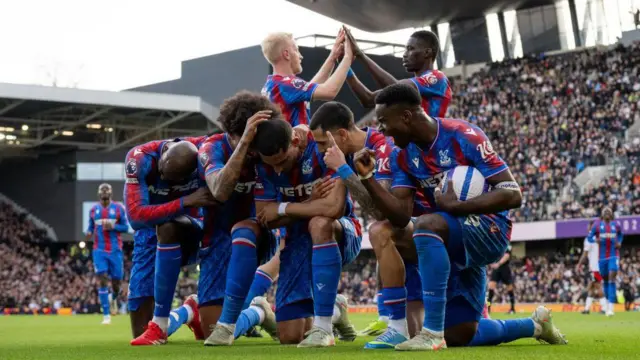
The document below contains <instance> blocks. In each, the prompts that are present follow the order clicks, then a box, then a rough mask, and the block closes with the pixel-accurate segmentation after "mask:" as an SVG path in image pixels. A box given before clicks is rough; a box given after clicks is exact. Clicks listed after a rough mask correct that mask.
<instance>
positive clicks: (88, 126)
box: [87, 124, 102, 130]
mask: <svg viewBox="0 0 640 360" xmlns="http://www.w3.org/2000/svg"><path fill="white" fill-rule="evenodd" d="M101 128H102V125H100V124H87V129H96V130H99V129H101Z"/></svg>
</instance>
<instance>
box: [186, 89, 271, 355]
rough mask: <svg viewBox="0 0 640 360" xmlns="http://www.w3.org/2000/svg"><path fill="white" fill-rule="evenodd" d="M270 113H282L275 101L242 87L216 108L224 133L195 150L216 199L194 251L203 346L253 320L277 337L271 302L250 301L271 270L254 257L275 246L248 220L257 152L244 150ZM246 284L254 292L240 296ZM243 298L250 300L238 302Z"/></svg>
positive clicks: (228, 337) (228, 339)
mask: <svg viewBox="0 0 640 360" xmlns="http://www.w3.org/2000/svg"><path fill="white" fill-rule="evenodd" d="M270 118H278V119H279V118H282V114H281V113H280V111H279V109H278V108H277V106H276V105H274V104H272V103H271V102H270V101H269V99H267V98H266V97H264V96H261V95H259V94H254V93H251V92H248V91H241V92H239V93H237V94H236V95H234V96H232V97H230V98H228V99H226V100H225V101H224V102H223V104H222V105H221V107H220V116H219V118H218V119H219V121H220V123H221V124H222V127H223V129H224V131H225V132H224V133H222V134H215V135H212V136H210V137H209V138H207V140H205V142H204V143H203V144H202V146H201V147H200V149H199V151H198V158H199V164H198V173H199V174H200V178H201V179H202V181H204V182H206V186H207V187H208V189H209V190H210V191H211V194H212V195H213V198H214V199H215V201H216V203H217V204H216V205H214V206H210V207H206V208H205V209H204V221H205V236H204V239H203V241H202V247H201V249H200V281H199V284H198V295H199V300H200V314H201V317H202V327H203V331H204V333H205V336H207V340H206V341H205V343H204V344H205V345H231V344H232V342H233V340H234V338H237V337H238V336H240V335H242V334H244V333H245V332H246V331H247V330H248V329H249V328H250V327H252V326H255V325H259V324H261V325H262V326H263V328H264V329H265V330H267V332H269V333H270V335H271V336H272V337H275V336H276V333H275V316H274V314H273V311H272V310H271V307H270V305H269V304H268V303H267V302H266V300H264V298H256V299H253V298H254V297H256V296H259V295H263V294H264V293H265V292H266V291H267V289H268V287H269V286H271V281H268V282H266V281H264V280H267V279H264V278H268V280H271V278H272V276H273V275H277V272H276V273H275V274H269V272H268V271H269V270H265V268H263V269H262V270H257V271H256V268H257V267H258V265H259V263H260V262H263V260H265V259H266V258H267V257H268V255H273V254H272V252H271V251H270V250H272V249H273V250H275V247H276V245H277V244H276V242H277V241H276V239H275V237H274V236H273V235H272V233H271V230H268V229H266V228H263V227H261V226H259V224H258V223H257V222H256V220H255V205H254V199H253V191H254V186H255V184H256V175H255V165H256V162H257V160H258V157H257V155H255V154H254V153H252V152H251V151H250V145H251V143H252V141H253V139H254V137H255V134H256V129H257V127H258V125H259V124H260V123H261V122H263V121H266V120H268V119H270ZM262 249H266V250H268V251H261V250H262ZM276 262H277V261H276ZM254 274H255V276H254ZM252 279H254V283H253V284H252V282H251V280H252ZM256 287H258V288H261V290H257V289H256ZM251 290H253V291H254V293H253V294H251V295H250V296H251V299H247V295H248V293H251ZM247 300H248V301H249V302H251V300H254V303H253V304H247V306H246V307H245V306H244V304H245V302H246V301H247ZM245 308H246V309H245ZM243 310H244V311H243Z"/></svg>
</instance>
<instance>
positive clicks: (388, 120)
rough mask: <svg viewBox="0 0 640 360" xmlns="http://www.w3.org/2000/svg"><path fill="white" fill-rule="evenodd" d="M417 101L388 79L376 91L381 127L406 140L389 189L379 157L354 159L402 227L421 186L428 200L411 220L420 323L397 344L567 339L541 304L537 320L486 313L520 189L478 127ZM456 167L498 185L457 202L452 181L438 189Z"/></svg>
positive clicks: (431, 347) (381, 205) (424, 346)
mask: <svg viewBox="0 0 640 360" xmlns="http://www.w3.org/2000/svg"><path fill="white" fill-rule="evenodd" d="M421 101H422V99H421V97H420V94H419V93H418V92H417V91H416V89H415V87H414V86H411V85H408V84H396V85H391V86H389V87H387V88H385V89H384V90H382V92H381V93H380V94H379V95H378V96H377V97H376V115H377V119H378V121H379V123H380V130H381V131H382V132H383V133H384V134H385V135H389V136H392V137H393V138H394V142H395V144H396V145H397V146H398V147H399V148H400V149H398V150H397V151H394V153H393V154H392V157H391V169H392V172H393V181H392V185H391V190H390V191H387V190H385V189H384V188H383V187H382V186H380V184H379V183H378V182H377V181H375V180H374V179H373V178H372V174H373V171H374V166H373V162H371V161H365V160H364V158H356V162H359V163H360V164H359V165H358V166H356V169H357V171H358V174H359V175H360V176H361V178H362V179H363V180H362V183H363V185H364V186H365V187H366V189H367V191H368V192H369V194H370V195H371V197H372V199H373V200H374V202H375V204H376V207H377V208H378V210H380V211H382V212H383V213H384V215H385V217H386V218H387V219H388V220H389V221H390V222H391V223H392V224H393V225H394V226H396V227H397V228H403V227H406V226H407V225H408V224H409V222H411V221H412V219H411V209H412V207H413V202H414V196H415V192H416V189H418V188H419V189H422V191H423V195H424V196H425V199H426V205H427V207H428V208H427V209H425V211H424V214H423V215H421V216H420V217H419V218H417V219H416V220H415V225H414V233H413V239H414V243H415V245H416V249H417V253H418V259H419V270H420V275H421V279H422V291H423V303H424V310H425V318H424V322H423V328H422V331H421V332H420V334H418V335H417V336H415V337H414V338H412V339H411V340H408V341H406V342H404V343H402V344H399V345H397V346H396V350H401V351H406V350H427V351H435V350H439V349H443V348H446V347H447V344H449V345H450V346H480V345H497V344H500V343H505V342H510V341H513V340H516V339H520V338H525V337H535V338H537V339H538V340H542V341H545V342H547V343H550V344H566V340H565V339H564V337H563V336H562V334H560V332H559V331H558V329H556V328H555V326H554V325H553V322H552V321H551V316H550V311H549V310H548V309H546V308H544V307H542V306H541V307H538V308H537V309H536V310H535V311H534V313H533V315H532V317H531V318H526V319H514V320H506V321H502V320H491V319H483V318H482V310H483V307H484V302H485V291H486V289H485V287H486V286H485V285H486V266H487V265H489V264H491V263H493V262H496V261H497V260H498V259H500V257H502V255H503V254H504V252H505V251H506V249H507V246H508V245H509V241H510V237H511V221H510V220H509V218H508V212H507V211H508V210H509V209H512V208H516V207H518V206H520V203H521V200H522V194H521V193H520V187H519V185H518V184H517V183H516V182H515V180H514V178H513V175H511V172H510V171H509V168H508V167H507V164H505V162H504V161H503V160H502V159H501V158H500V156H498V154H497V153H496V152H495V151H494V150H493V147H492V146H491V142H490V141H489V139H488V138H487V136H486V135H485V134H484V132H482V130H481V129H480V128H478V127H476V126H474V125H471V124H469V123H468V122H466V121H464V120H454V119H441V118H433V117H431V116H429V115H427V114H426V113H425V111H424V110H423V109H422V107H421ZM459 165H467V166H471V167H474V168H476V169H477V170H478V171H480V173H481V174H482V175H483V176H484V177H485V179H486V181H487V183H488V184H489V185H490V186H491V187H492V190H491V191H490V192H487V193H484V194H482V195H480V196H478V197H476V198H473V199H469V200H466V201H459V200H458V199H457V196H456V194H455V192H454V190H453V184H451V183H448V184H447V191H446V192H445V193H442V192H441V191H440V183H441V179H442V178H443V176H444V174H445V171H447V170H450V169H453V168H455V167H456V166H459ZM445 339H446V341H445Z"/></svg>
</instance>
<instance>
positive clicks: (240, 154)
mask: <svg viewBox="0 0 640 360" xmlns="http://www.w3.org/2000/svg"><path fill="white" fill-rule="evenodd" d="M248 148H249V146H247V145H245V144H242V143H240V144H238V147H237V148H236V149H235V150H234V151H233V154H231V157H230V158H229V160H228V161H227V163H226V164H225V165H224V167H223V168H222V170H220V171H218V172H215V173H211V174H209V175H207V178H206V181H207V186H208V187H209V191H211V194H213V197H214V198H215V199H216V200H217V201H219V202H225V201H227V199H229V197H230V196H231V193H232V192H233V189H235V187H236V183H237V182H238V178H240V173H241V172H242V165H243V164H244V160H245V158H246V157H247V149H248Z"/></svg>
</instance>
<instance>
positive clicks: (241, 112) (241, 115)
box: [218, 90, 281, 136]
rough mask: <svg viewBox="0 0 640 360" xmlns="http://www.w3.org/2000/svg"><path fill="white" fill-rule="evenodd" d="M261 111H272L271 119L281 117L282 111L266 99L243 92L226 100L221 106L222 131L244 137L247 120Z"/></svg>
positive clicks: (219, 118)
mask: <svg viewBox="0 0 640 360" xmlns="http://www.w3.org/2000/svg"><path fill="white" fill-rule="evenodd" d="M261 110H271V111H272V112H273V114H272V115H271V118H274V117H280V116H281V114H280V109H279V108H278V107H277V106H276V105H274V104H273V103H271V101H269V99H267V98H266V97H264V96H262V95H260V94H257V93H253V92H250V91H246V90H242V91H240V92H238V93H236V94H235V95H233V96H232V97H230V98H227V99H225V100H224V102H223V103H222V105H221V106H220V115H218V121H219V122H220V124H222V129H223V130H224V131H225V132H227V133H229V134H231V135H234V136H242V133H244V128H245V127H246V126H247V120H249V118H250V117H251V116H253V115H254V114H255V113H257V112H258V111H261Z"/></svg>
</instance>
